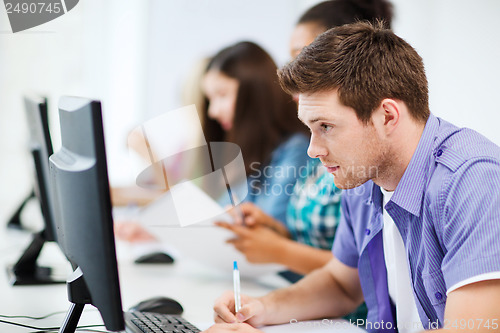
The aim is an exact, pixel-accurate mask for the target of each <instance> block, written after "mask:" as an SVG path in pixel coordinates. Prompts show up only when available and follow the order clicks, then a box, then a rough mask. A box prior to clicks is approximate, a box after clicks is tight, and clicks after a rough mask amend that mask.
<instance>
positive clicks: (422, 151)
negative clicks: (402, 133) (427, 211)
mask: <svg viewBox="0 0 500 333" xmlns="http://www.w3.org/2000/svg"><path fill="white" fill-rule="evenodd" d="M438 128H439V120H438V118H436V117H435V116H434V115H432V114H431V115H430V116H429V119H427V123H426V124H425V128H424V131H423V132H422V136H421V137H420V140H419V142H418V146H417V149H416V150H415V152H414V153H413V156H412V158H411V160H410V163H409V164H408V167H407V168H406V170H405V172H404V174H403V177H402V178H401V180H400V181H399V183H398V186H397V187H396V190H395V192H394V195H393V196H392V199H391V201H392V202H394V203H395V204H396V205H398V206H399V207H401V208H403V209H404V210H406V211H408V212H409V213H411V214H413V215H415V216H420V210H421V207H422V197H423V195H424V187H425V183H426V182H427V173H428V169H429V159H430V158H431V157H432V149H433V148H432V147H433V143H434V141H435V138H436V132H437V130H438Z"/></svg>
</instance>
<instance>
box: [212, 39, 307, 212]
mask: <svg viewBox="0 0 500 333" xmlns="http://www.w3.org/2000/svg"><path fill="white" fill-rule="evenodd" d="M276 71H277V66H276V64H275V63H274V61H273V60H272V58H271V56H270V55H269V54H268V53H267V52H266V51H264V50H263V49H262V48H261V47H260V46H258V45H257V44H255V43H252V42H239V43H237V44H234V45H231V46H229V47H227V48H225V49H223V50H221V51H220V52H218V53H217V54H216V55H215V56H214V57H213V58H212V60H211V61H210V62H209V64H208V66H207V70H206V73H205V75H204V77H203V81H202V90H203V92H204V94H205V96H206V98H207V108H206V110H205V111H204V112H203V114H204V115H205V119H204V120H203V124H204V125H203V126H204V133H205V138H206V141H207V142H213V141H227V142H232V143H235V144H237V145H238V146H239V147H240V148H241V151H242V155H243V160H244V165H245V171H246V176H247V183H246V184H240V185H239V186H248V196H247V197H246V198H245V199H244V201H247V202H251V203H253V204H255V205H256V206H257V207H259V208H260V209H261V210H262V211H264V212H265V213H266V214H268V215H270V216H272V217H273V218H275V219H278V220H281V221H283V220H285V217H286V207H287V204H288V201H289V198H290V195H291V193H292V188H293V186H294V184H295V182H296V180H297V176H298V172H297V170H299V169H301V168H303V167H304V166H305V165H306V163H307V161H308V160H310V159H309V157H308V156H307V146H308V143H309V135H308V130H307V128H306V127H305V126H304V125H303V124H302V123H301V122H300V121H299V120H298V118H297V115H296V112H297V109H296V104H295V103H294V102H293V100H292V98H291V97H290V96H289V95H287V94H286V93H284V92H283V90H282V89H281V87H280V86H279V84H278V80H277V74H276ZM241 199H243V198H241ZM227 203H229V202H227Z"/></svg>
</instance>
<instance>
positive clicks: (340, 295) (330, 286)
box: [261, 259, 363, 325]
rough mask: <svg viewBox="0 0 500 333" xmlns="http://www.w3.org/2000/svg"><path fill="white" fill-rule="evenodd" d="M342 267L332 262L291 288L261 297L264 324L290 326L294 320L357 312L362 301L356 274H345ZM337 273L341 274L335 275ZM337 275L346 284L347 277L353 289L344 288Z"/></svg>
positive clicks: (352, 270) (338, 315)
mask: <svg viewBox="0 0 500 333" xmlns="http://www.w3.org/2000/svg"><path fill="white" fill-rule="evenodd" d="M339 263H340V262H339V261H338V260H336V259H332V260H331V261H330V262H329V263H328V264H327V265H325V266H324V267H322V268H320V269H318V270H315V271H314V272H312V273H311V274H308V275H307V276H305V277H304V278H303V279H302V280H300V281H299V282H297V283H295V284H293V285H292V286H290V287H288V288H284V289H279V290H276V291H274V292H272V293H270V294H268V295H266V296H264V297H262V298H261V301H262V303H263V304H264V308H265V317H264V324H266V325H270V324H281V323H287V322H290V320H292V319H296V320H299V321H300V320H309V319H321V318H332V317H341V316H343V315H345V314H347V313H350V312H352V311H353V310H354V309H356V307H357V306H359V304H361V302H362V301H363V297H362V292H361V287H360V286H359V279H358V278H357V270H354V269H351V268H349V269H348V270H346V269H344V268H343V267H339ZM339 268H340V269H339ZM335 270H337V271H338V270H340V271H341V272H337V274H332V272H334V271H335ZM354 271H355V273H354V274H353V272H354ZM336 275H337V276H342V275H343V277H342V278H343V279H344V280H346V279H345V278H346V277H347V281H348V280H349V278H350V279H351V280H353V282H349V283H351V285H350V286H346V285H344V286H343V285H342V284H341V283H340V282H339V280H338V278H336V277H335V276H336ZM353 276H354V277H355V278H354V279H353V278H352V277H353Z"/></svg>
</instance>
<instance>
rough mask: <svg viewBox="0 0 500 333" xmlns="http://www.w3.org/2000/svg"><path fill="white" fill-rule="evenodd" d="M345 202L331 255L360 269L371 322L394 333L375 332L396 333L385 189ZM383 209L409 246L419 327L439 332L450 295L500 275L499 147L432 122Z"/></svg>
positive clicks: (352, 194) (368, 186)
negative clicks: (470, 281)
mask: <svg viewBox="0 0 500 333" xmlns="http://www.w3.org/2000/svg"><path fill="white" fill-rule="evenodd" d="M342 200H343V201H342V209H343V216H342V219H341V221H340V224H339V227H338V230H337V236H336V238H335V242H334V245H333V250H332V251H333V253H334V255H335V256H336V257H337V258H338V259H339V260H340V261H341V262H343V263H344V264H346V265H348V266H351V267H356V268H358V270H359V276H360V280H361V286H362V288H363V294H364V296H365V302H366V304H367V306H368V318H367V321H368V322H371V323H376V322H378V323H380V322H381V321H382V320H383V321H384V322H388V321H391V322H392V323H393V326H392V327H393V328H392V329H389V325H387V324H386V325H384V326H380V325H379V326H378V327H381V328H380V329H377V331H387V332H393V331H394V327H395V323H394V322H395V319H394V318H395V314H394V305H393V304H392V302H391V301H390V300H389V296H388V292H387V273H386V268H385V263H384V254H383V245H382V226H383V219H382V209H383V208H382V193H381V192H380V187H379V186H377V185H375V184H374V183H373V182H372V181H368V182H366V183H365V184H363V185H362V186H360V187H357V188H354V189H351V190H347V191H344V193H343V198H342ZM386 209H387V212H388V213H389V215H391V217H392V218H393V220H394V222H395V223H396V226H397V227H398V229H399V232H400V233H401V236H402V238H403V242H404V244H405V248H406V255H407V259H408V265H409V268H410V274H411V283H412V287H413V296H414V297H415V302H416V304H417V309H418V313H419V316H420V319H421V321H422V325H423V327H424V328H425V329H428V328H430V327H432V326H430V325H431V324H432V325H433V326H434V325H435V323H438V326H439V327H442V325H443V323H444V309H445V305H446V298H447V296H446V290H447V289H448V288H450V287H451V286H453V285H454V284H456V283H457V282H460V281H463V280H465V279H467V278H470V277H474V276H477V275H479V274H483V273H489V272H496V271H500V241H499V239H500V148H499V147H498V146H496V145H495V144H493V143H492V142H490V141H489V140H487V139H486V138H485V137H483V136H482V135H480V134H478V133H477V132H475V131H473V130H470V129H466V128H462V129H461V128H458V127H456V126H454V125H452V124H450V123H448V122H446V121H444V120H442V119H439V118H436V117H435V116H433V115H431V116H430V117H429V119H428V121H427V123H426V126H425V129H424V132H423V134H422V137H421V138H420V142H419V144H418V147H417V149H416V151H415V153H414V154H413V157H412V159H411V161H410V164H409V165H408V167H407V169H406V171H405V173H404V175H403V177H402V179H401V181H400V182H399V184H398V186H397V188H396V190H395V192H394V195H393V196H392V199H391V201H389V202H388V203H387V205H386ZM382 327H383V328H385V329H382ZM368 328H370V327H368ZM434 328H435V327H434ZM369 330H370V329H369ZM373 330H375V329H373Z"/></svg>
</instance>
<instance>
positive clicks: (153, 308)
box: [130, 296, 184, 315]
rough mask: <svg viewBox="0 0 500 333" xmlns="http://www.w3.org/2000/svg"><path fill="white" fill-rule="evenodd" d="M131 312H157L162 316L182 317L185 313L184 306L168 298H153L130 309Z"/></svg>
mask: <svg viewBox="0 0 500 333" xmlns="http://www.w3.org/2000/svg"><path fill="white" fill-rule="evenodd" d="M130 310H131V311H141V312H156V313H162V314H171V315H180V314H182V312H183V311H184V309H183V308H182V305H180V303H179V302H177V301H176V300H173V299H171V298H168V297H162V296H159V297H153V298H150V299H147V300H144V301H142V302H140V303H138V304H136V305H134V306H133V307H131V308H130Z"/></svg>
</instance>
